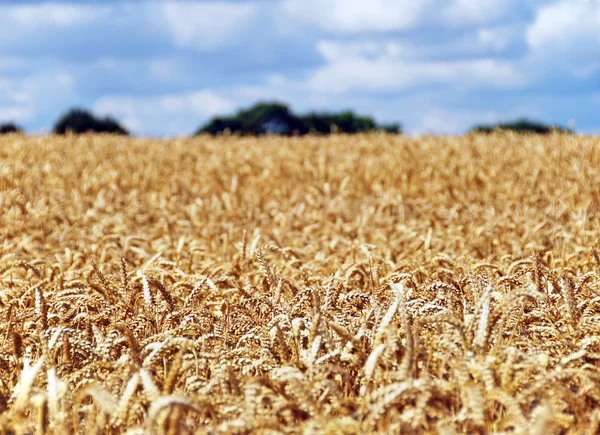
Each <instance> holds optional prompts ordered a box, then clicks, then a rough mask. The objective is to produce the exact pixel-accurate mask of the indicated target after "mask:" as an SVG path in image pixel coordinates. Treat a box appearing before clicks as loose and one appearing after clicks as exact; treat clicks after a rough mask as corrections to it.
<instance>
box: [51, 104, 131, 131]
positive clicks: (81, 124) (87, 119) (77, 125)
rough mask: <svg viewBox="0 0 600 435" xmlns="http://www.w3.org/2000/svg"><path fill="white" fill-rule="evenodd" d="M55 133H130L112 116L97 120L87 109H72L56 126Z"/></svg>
mask: <svg viewBox="0 0 600 435" xmlns="http://www.w3.org/2000/svg"><path fill="white" fill-rule="evenodd" d="M53 132H54V133H56V134H66V133H67V132H72V133H76V134H80V133H87V132H96V133H114V134H124V135H128V134H129V132H128V131H127V130H126V129H125V128H124V127H123V126H121V125H120V124H119V123H118V122H117V121H116V120H114V119H113V118H111V117H110V116H107V117H104V118H97V117H96V116H94V115H93V114H92V113H90V112H89V111H87V110H85V109H79V108H75V109H71V110H69V111H68V112H67V113H65V114H64V115H63V116H61V117H60V118H59V119H58V121H56V124H54V128H53Z"/></svg>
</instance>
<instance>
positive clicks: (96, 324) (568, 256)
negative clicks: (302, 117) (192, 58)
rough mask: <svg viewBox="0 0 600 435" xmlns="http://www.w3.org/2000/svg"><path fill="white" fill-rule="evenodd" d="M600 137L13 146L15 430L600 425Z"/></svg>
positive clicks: (8, 218) (8, 217) (8, 340)
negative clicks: (599, 249)
mask: <svg viewBox="0 0 600 435" xmlns="http://www.w3.org/2000/svg"><path fill="white" fill-rule="evenodd" d="M599 167H600V140H598V139H597V138H583V137H576V136H566V135H563V136H561V135H553V136H547V137H535V136H514V135H510V134H506V135H492V136H467V137H460V138H433V137H431V138H429V137H425V138H420V139H408V138H404V137H401V136H388V135H378V134H373V135H364V136H343V135H339V136H332V137H329V138H290V139H282V138H275V137H269V138H261V139H250V138H228V137H223V138H216V139H209V138H196V139H180V140H164V141H163V140H144V139H123V138H120V137H110V136H81V137H75V136H72V137H64V138H59V137H24V136H18V135H17V136H15V135H12V136H5V137H4V138H2V139H0V210H1V217H0V234H1V239H0V325H1V328H0V334H1V335H0V352H1V353H0V355H1V358H0V410H1V414H0V430H1V431H2V432H3V433H23V434H25V433H40V434H42V433H54V434H67V433H85V434H92V433H122V432H129V433H172V434H176V433H223V434H225V433H228V434H229V433H273V434H275V433H329V434H335V433H340V434H342V433H343V434H355V433H369V432H379V433H388V432H400V431H402V432H431V433H455V432H468V433H473V432H481V433H487V432H492V431H494V432H501V431H503V432H509V433H534V434H547V433H553V432H573V433H575V432H577V433H580V432H582V431H583V432H585V431H587V432H588V433H595V432H596V430H597V429H598V425H599V422H600V411H599V410H598V409H600V408H599V406H600V281H599V279H598V278H599V276H600V275H599V273H600V272H599V268H600V257H599V254H598V252H597V250H596V248H598V243H599V236H600V228H599V226H598V224H599V216H600V214H599V213H600V197H599V189H600V188H599V186H600V172H598V168H599Z"/></svg>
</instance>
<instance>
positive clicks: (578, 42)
mask: <svg viewBox="0 0 600 435" xmlns="http://www.w3.org/2000/svg"><path fill="white" fill-rule="evenodd" d="M526 39H527V43H528V44H529V46H530V47H531V48H533V49H535V50H549V51H550V52H554V51H557V50H573V51H578V50H581V49H585V48H586V47H587V49H592V50H594V51H595V52H596V54H597V53H598V51H597V50H598V47H600V2H599V1H597V0H562V1H558V2H554V3H552V4H549V5H546V6H542V7H540V8H539V9H538V11H537V13H536V17H535V20H534V22H533V23H532V24H531V26H529V28H528V29H527V32H526Z"/></svg>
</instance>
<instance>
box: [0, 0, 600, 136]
mask: <svg viewBox="0 0 600 435" xmlns="http://www.w3.org/2000/svg"><path fill="white" fill-rule="evenodd" d="M0 28H1V29H2V31H1V32H0V122H1V121H8V120H13V121H16V122H17V123H19V124H21V125H22V126H24V127H25V128H26V130H27V131H29V132H43V131H47V130H49V129H50V128H51V126H52V124H53V122H54V121H55V120H56V118H57V116H58V115H59V114H60V113H61V112H63V111H65V110H66V109H68V108H69V107H72V106H82V107H86V108H89V109H92V110H93V111H94V112H96V113H98V114H111V115H113V116H114V117H116V118H118V119H119V120H120V121H121V122H122V123H123V124H124V125H125V126H126V127H128V128H129V129H131V130H132V131H133V132H134V133H136V134H141V135H157V136H171V135H184V134H189V133H191V132H193V131H194V130H195V129H196V128H197V127H198V126H199V125H200V124H201V123H202V122H204V121H206V120H207V119H208V118H210V117H211V116H214V115H217V114H228V113H230V112H232V111H233V110H235V109H236V108H239V107H245V106H248V105H250V104H252V103H254V102H256V101H257V100H261V99H269V100H280V101H284V102H287V103H289V104H290V106H291V107H292V109H293V110H294V111H297V112H300V113H302V112H307V111H310V110H339V109H345V108H352V109H355V110H356V111H357V112H359V113H361V114H370V115H372V116H374V117H375V118H376V119H377V120H378V121H380V122H388V121H401V122H402V124H403V125H404V128H405V130H406V131H407V132H408V133H426V132H433V133H440V134H442V133H460V132H464V131H465V130H467V129H468V128H469V127H471V126H472V125H473V124H475V123H480V122H496V121H499V120H510V119H515V118H517V117H523V116H526V117H530V118H533V119H539V120H543V121H545V122H548V123H557V124H562V125H567V124H569V125H571V126H573V125H575V128H576V129H577V130H578V131H581V132H584V133H600V0H558V1H557V0H549V1H536V0H419V1H414V0H247V1H218V0H214V1H189V0H188V1H160V0H155V1H146V2H144V1H140V0H132V1H123V0H119V1H114V0H113V1H107V0H104V1H99V0H96V1H94V0H87V1H76V2H60V1H56V2H43V1H29V2H23V1H19V2H17V1H14V2H11V1H2V0H0Z"/></svg>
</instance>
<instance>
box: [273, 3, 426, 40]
mask: <svg viewBox="0 0 600 435" xmlns="http://www.w3.org/2000/svg"><path fill="white" fill-rule="evenodd" d="M429 3H430V0H421V1H412V0H369V1H365V0H286V1H285V2H284V3H283V12H284V14H285V15H286V16H287V18H288V19H291V20H302V21H304V22H308V23H310V24H313V25H317V26H318V27H320V28H322V29H325V30H328V31H334V32H345V33H361V32H387V31H393V30H405V29H410V28H413V27H415V26H416V25H417V24H418V23H419V21H420V20H421V18H422V16H423V15H424V14H425V13H426V12H427V7H428V4H429Z"/></svg>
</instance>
